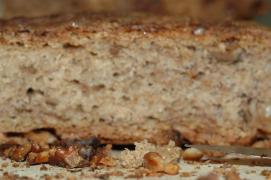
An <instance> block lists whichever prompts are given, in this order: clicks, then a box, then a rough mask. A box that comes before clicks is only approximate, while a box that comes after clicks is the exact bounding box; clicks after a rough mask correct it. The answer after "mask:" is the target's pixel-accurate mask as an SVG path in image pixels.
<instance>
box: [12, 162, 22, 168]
mask: <svg viewBox="0 0 271 180" xmlns="http://www.w3.org/2000/svg"><path fill="white" fill-rule="evenodd" d="M19 166H20V164H19V163H12V167H14V168H17V167H19Z"/></svg>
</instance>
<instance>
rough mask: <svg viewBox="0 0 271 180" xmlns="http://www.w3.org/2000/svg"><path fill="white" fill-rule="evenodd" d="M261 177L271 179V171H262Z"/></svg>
mask: <svg viewBox="0 0 271 180" xmlns="http://www.w3.org/2000/svg"><path fill="white" fill-rule="evenodd" d="M261 175H262V176H265V177H269V176H271V171H270V170H267V169H265V170H262V172H261Z"/></svg>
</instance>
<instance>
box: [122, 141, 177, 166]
mask: <svg viewBox="0 0 271 180" xmlns="http://www.w3.org/2000/svg"><path fill="white" fill-rule="evenodd" d="M135 146H136V147H135V150H134V151H130V150H128V149H125V150H124V151H122V152H121V155H120V163H121V165H122V166H123V167H125V168H138V167H141V166H142V165H143V161H144V159H143V157H144V155H145V154H146V153H148V152H157V153H159V154H160V155H161V156H162V159H163V160H164V161H165V163H169V162H174V161H178V160H179V158H180V153H181V149H180V148H179V147H176V146H175V143H174V142H173V141H170V142H169V144H168V145H165V146H156V145H154V144H151V143H148V141H146V140H145V141H142V142H140V143H135Z"/></svg>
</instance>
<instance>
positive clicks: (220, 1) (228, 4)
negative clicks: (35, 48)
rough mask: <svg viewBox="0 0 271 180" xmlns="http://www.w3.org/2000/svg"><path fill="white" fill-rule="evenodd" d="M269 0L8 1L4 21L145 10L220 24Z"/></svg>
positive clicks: (247, 14)
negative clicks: (22, 17)
mask: <svg viewBox="0 0 271 180" xmlns="http://www.w3.org/2000/svg"><path fill="white" fill-rule="evenodd" d="M268 6H270V5H268V3H267V1H266V0H239V1H236V0H211V1H210V0H57V1H54V0H4V1H3V7H4V13H3V17H4V18H11V17H18V16H19V17H20V16H25V17H38V16H45V15H53V14H59V13H72V12H82V11H91V12H111V13H112V12H130V11H143V12H155V13H162V14H173V15H185V16H191V17H193V18H202V19H205V20H211V21H213V20H214V21H219V20H224V19H244V18H245V19H247V18H252V17H254V16H256V15H259V14H261V13H263V12H265V11H266V10H267V9H268Z"/></svg>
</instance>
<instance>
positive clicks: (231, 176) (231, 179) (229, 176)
mask: <svg viewBox="0 0 271 180" xmlns="http://www.w3.org/2000/svg"><path fill="white" fill-rule="evenodd" d="M225 178H226V180H240V179H241V178H240V176H239V173H238V172H237V170H236V169H235V168H231V169H230V170H229V171H227V172H226V174H225Z"/></svg>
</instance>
